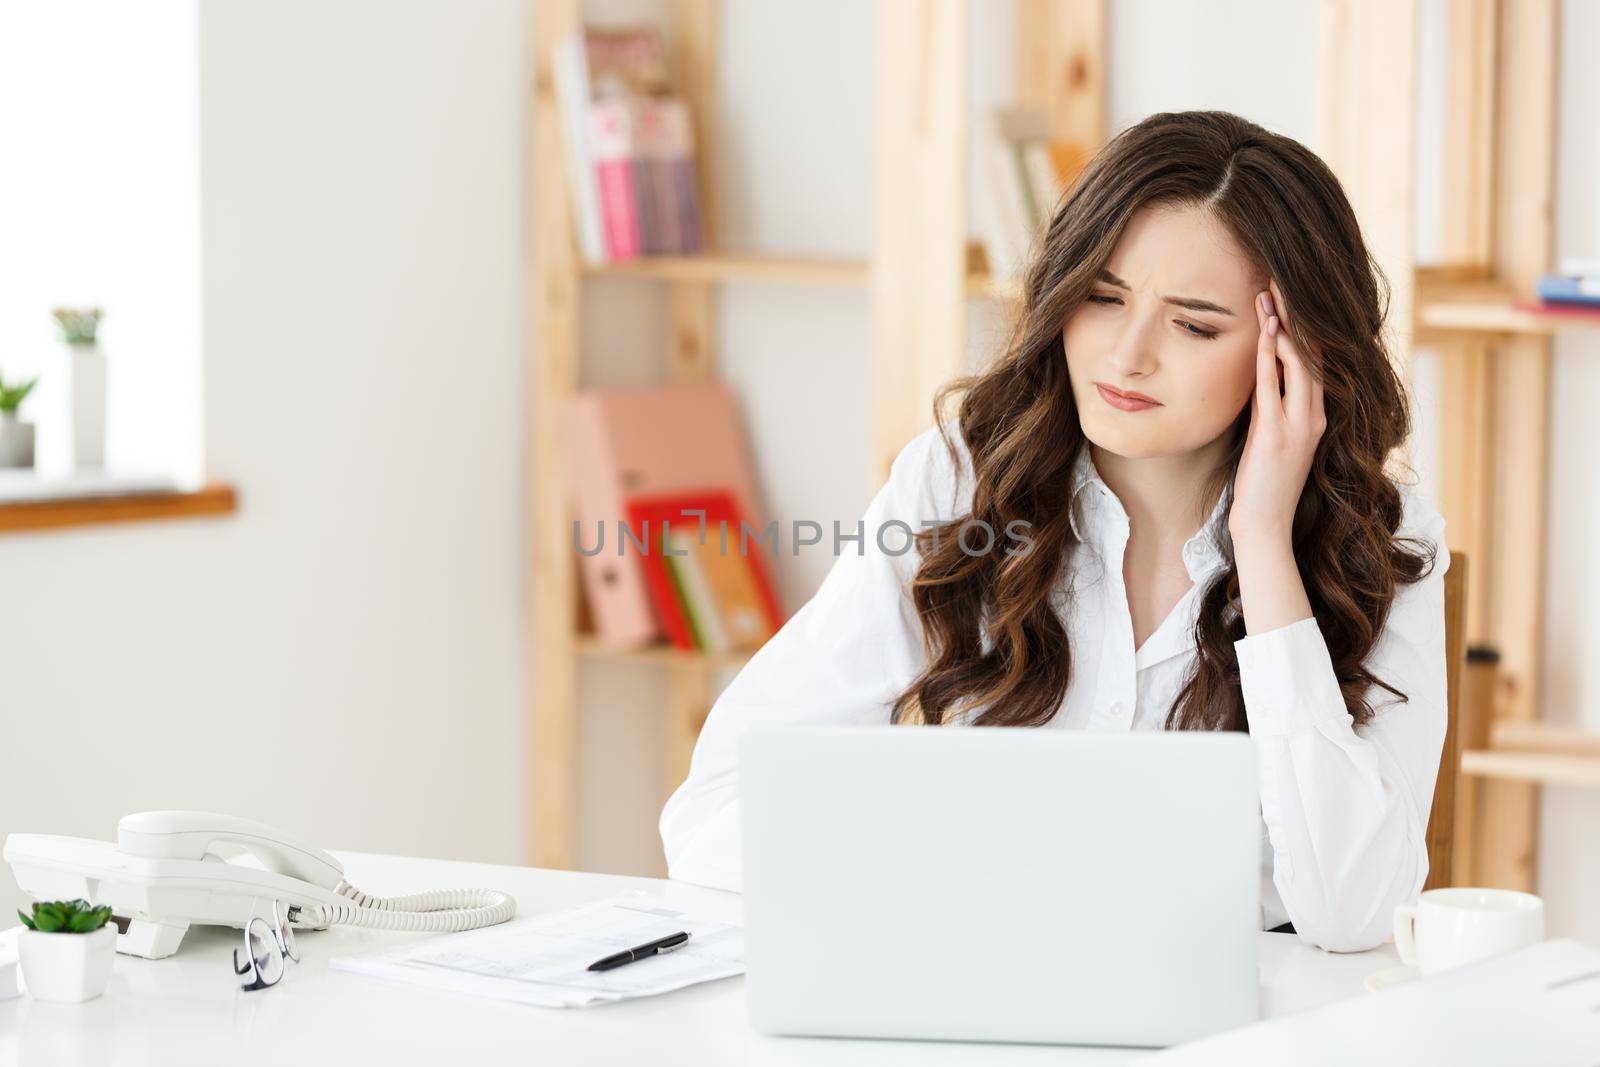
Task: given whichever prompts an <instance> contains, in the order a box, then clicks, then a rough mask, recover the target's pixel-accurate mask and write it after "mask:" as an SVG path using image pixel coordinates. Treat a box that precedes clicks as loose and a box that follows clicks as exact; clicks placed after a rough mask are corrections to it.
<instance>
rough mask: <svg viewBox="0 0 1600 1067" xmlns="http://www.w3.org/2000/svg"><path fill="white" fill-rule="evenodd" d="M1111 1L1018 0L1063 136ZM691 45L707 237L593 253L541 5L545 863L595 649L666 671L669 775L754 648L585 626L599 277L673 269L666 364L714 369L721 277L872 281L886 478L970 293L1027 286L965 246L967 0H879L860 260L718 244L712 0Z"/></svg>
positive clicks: (876, 447) (682, 61)
mask: <svg viewBox="0 0 1600 1067" xmlns="http://www.w3.org/2000/svg"><path fill="white" fill-rule="evenodd" d="M1105 4H1106V0H1018V3H1017V36H1016V42H1015V46H1016V49H1017V56H1018V78H1017V87H1016V91H1017V97H1018V100H1019V102H1023V103H1035V104H1039V105H1043V106H1045V107H1047V108H1048V110H1049V113H1050V115H1051V121H1052V126H1053V129H1052V134H1053V135H1054V136H1058V137H1064V138H1066V139H1070V140H1076V141H1079V142H1080V143H1083V144H1085V145H1086V146H1089V147H1093V146H1098V145H1099V144H1100V143H1101V142H1102V141H1103V140H1104V138H1105V119H1104V115H1105V86H1104V41H1105ZM666 10H667V12H668V15H669V17H670V18H671V19H672V22H673V25H672V32H671V33H669V34H667V35H666V37H667V38H668V39H669V40H670V41H671V42H672V45H673V47H674V48H675V50H676V54H675V55H674V56H672V57H670V58H671V60H672V66H673V80H674V83H675V85H676V87H677V91H678V92H680V93H681V94H682V95H683V96H684V97H685V98H686V99H687V100H688V103H689V107H690V110H691V113H692V114H693V116H694V125H695V138H696V165H697V169H698V172H699V176H700V181H701V190H700V192H701V203H702V204H703V205H704V210H703V211H702V218H703V219H704V220H705V223H706V227H707V228H706V232H705V233H704V247H706V248H707V249H709V250H710V251H708V252H706V253H705V254H702V255H697V256H692V257H685V256H677V257H651V258H646V259H642V260H636V261H633V262H630V263H621V264H610V265H605V266H589V265H585V264H583V263H582V262H580V260H579V257H578V256H577V253H576V247H575V242H574V240H573V232H574V231H573V225H572V206H571V205H570V204H569V202H568V199H567V177H566V174H565V172H564V160H563V157H562V155H561V153H562V151H563V149H562V140H561V122H560V112H559V109H558V105H557V101H556V96H555V91H554V85H553V82H552V78H551V66H550V46H551V44H552V43H553V42H555V41H558V40H560V39H562V38H563V37H565V36H566V35H568V34H569V33H572V32H574V31H576V30H577V29H578V28H579V26H580V23H581V21H582V4H581V2H580V0H540V2H539V3H536V4H535V5H534V7H533V17H532V32H533V36H534V41H533V43H534V52H535V61H534V77H533V93H534V100H533V107H532V109H531V123H532V142H533V146H534V148H533V160H534V167H535V170H536V177H535V199H534V210H533V211H532V212H531V216H530V220H529V225H530V240H531V242H532V246H533V257H534V271H533V281H532V283H531V290H530V299H529V314H530V328H529V331H528V336H529V349H528V361H529V375H528V383H529V385H528V388H529V407H530V410H531V411H532V412H533V424H534V431H533V434H532V438H531V440H530V445H529V448H530V462H529V464H528V470H529V475H528V478H529V485H528V494H529V501H530V504H529V507H530V516H529V531H530V532H529V538H530V543H529V554H530V557H531V560H532V566H531V567H530V568H529V577H528V586H527V591H526V597H527V601H528V604H529V618H530V621H531V626H530V630H531V633H530V648H529V653H530V655H529V671H528V682H527V697H526V699H527V706H528V723H529V729H528V731H527V736H528V749H527V755H526V763H527V766H528V768H529V777H530V781H531V797H530V801H531V809H532V810H531V812H530V817H529V818H528V819H527V822H526V825H527V827H528V830H527V843H526V847H525V854H526V857H527V859H528V862H530V863H532V864H535V865H537V866H541V867H571V866H572V865H573V864H574V863H575V862H576V859H577V825H578V815H579V813H578V808H577V795H578V789H577V779H576V767H577V765H578V762H579V761H578V748H577V746H578V737H579V731H578V725H577V720H578V714H579V697H580V692H579V684H578V683H579V666H580V664H582V663H585V662H587V663H599V664H607V665H610V664H618V663H621V664H628V665H633V666H640V667H648V668H651V669H656V670H659V671H660V672H661V678H662V692H663V705H664V706H663V709H662V714H663V717H664V719H665V727H666V745H665V751H664V752H663V753H662V764H661V766H662V767H663V771H664V779H665V782H666V785H667V788H668V789H670V788H672V787H675V786H676V785H677V783H678V782H679V781H681V780H682V777H683V774H684V773H685V772H686V770H687V768H688V765H689V756H690V754H691V753H692V751H693V747H694V741H695V738H696V736H697V734H698V731H699V729H700V726H701V724H702V723H703V722H704V720H705V716H706V713H707V712H708V711H709V709H710V705H711V702H712V700H713V699H714V698H715V693H714V691H713V688H712V681H713V677H714V675H715V674H716V672H718V671H722V670H726V669H728V668H737V667H739V666H740V665H742V664H743V663H744V662H745V660H746V659H747V658H748V657H747V656H745V655H743V654H739V655H699V654H695V653H687V652H682V651H679V650H676V649H669V648H665V647H655V648H648V649H640V650H632V651H627V652H615V651H610V650H606V649H603V648H601V647H600V646H599V645H598V644H597V643H596V642H595V641H594V639H593V638H592V637H589V636H586V635H585V634H583V633H582V632H581V631H580V628H579V619H578V612H577V611H575V610H574V605H575V604H576V603H578V600H577V594H578V588H577V576H576V568H575V565H574V561H573V559H572V555H571V552H570V550H569V548H568V546H569V538H568V536H567V529H568V526H567V524H568V522H569V511H568V507H567V501H566V488H565V483H564V463H563V457H562V454H561V451H560V443H559V440H558V439H557V435H556V430H555V427H556V426H557V425H558V424H559V419H560V412H561V410H562V407H563V405H564V403H565V401H566V400H567V399H568V398H569V397H570V396H571V395H572V394H573V393H574V392H575V391H576V389H577V387H578V382H579V377H580V376H579V362H580V357H579V353H580V347H581V338H580V335H579V331H580V323H581V316H580V314H579V303H580V300H581V295H582V287H583V284H584V283H585V281H587V280H590V279H607V278H632V279H637V280H648V281H651V282H653V283H656V284H660V285H664V286H666V287H668V289H669V293H670V309H671V311H670V315H671V322H670V323H669V328H668V331H667V334H666V337H665V339H664V343H665V344H666V345H667V346H668V352H667V366H668V368H669V369H668V375H667V380H668V381H672V382H679V383H690V382H696V381H703V380H705V379H707V378H709V377H712V376H713V375H715V374H716V368H717V363H718V354H717V352H716V344H715V341H716V330H715V329H714V326H715V312H716V306H717V301H718V299H719V298H720V294H721V291H722V287H724V286H729V285H741V284H746V283H749V284H780V285H808V286H833V287H860V288H862V289H864V290H865V292H866V293H867V295H868V298H869V299H870V301H871V305H872V338H871V347H872V366H871V368H870V376H871V382H872V388H873V422H874V428H873V435H872V440H873V444H872V455H871V456H870V457H868V462H870V464H871V473H872V475H873V477H874V478H875V479H878V480H881V479H882V477H883V476H884V475H885V474H886V473H887V471H888V467H889V462H890V461H891V460H892V459H893V457H894V456H895V455H896V454H897V453H898V452H899V450H900V448H901V447H902V446H903V445H904V444H905V442H906V441H908V440H909V439H910V438H911V437H913V436H915V434H916V433H918V432H920V431H921V430H922V429H924V428H925V427H926V426H927V425H928V424H929V423H930V421H931V402H932V397H933V392H934V390H935V389H936V388H937V387H938V386H939V385H940V384H942V383H943V382H945V381H946V380H948V379H949V378H950V377H952V376H954V375H956V374H959V373H960V372H961V371H962V368H963V367H964V365H965V354H966V353H965V345H966V320H965V316H966V315H967V313H968V309H967V306H966V305H967V304H968V302H969V301H970V300H993V301H1001V302H1007V301H1013V302H1014V301H1015V300H1016V299H1017V297H1018V295H1019V287H1018V286H1017V285H1016V284H1014V283H1004V282H996V281H994V280H992V279H990V278H988V277H986V276H984V275H983V274H981V273H977V274H975V273H973V271H972V269H971V267H970V265H969V262H968V257H967V243H968V238H967V218H966V209H967V190H966V167H967V159H966V157H967V152H968V150H969V149H968V131H967V128H966V127H967V101H966V87H967V71H968V66H969V59H968V56H967V23H966V19H967V17H968V7H967V4H966V3H962V2H960V0H950V2H945V3H936V4H907V3H904V2H900V0H879V3H878V6H877V10H876V12H875V18H876V21H877V31H878V32H877V40H878V42H879V44H878V54H877V55H876V56H875V57H874V59H875V62H874V71H875V90H876V97H877V99H876V101H875V107H876V112H875V116H874V123H875V126H876V137H875V138H874V140H875V142H876V144H877V150H876V154H875V160H874V171H873V175H874V179H873V180H874V189H875V200H876V210H875V212H874V219H873V227H874V228H873V233H872V242H871V244H872V254H871V256H870V257H869V259H868V260H866V261H864V262H855V261H830V260H815V259H806V258H790V257H783V256H772V255H766V254H759V253H734V252H729V251H725V250H723V249H721V247H720V243H719V240H718V235H717V233H716V232H715V226H714V225H713V223H714V220H715V218H716V214H717V212H716V210H715V205H717V204H718V203H719V202H720V196H719V190H718V189H717V176H718V175H720V174H721V173H722V172H723V171H722V168H721V166H720V163H719V160H720V155H721V151H722V145H721V144H720V140H719V136H718V132H719V120H718V111H717V103H718V101H717V97H716V82H717V78H716V61H717V56H716V41H717V32H716V31H717V10H718V4H717V3H716V2H715V0H671V2H670V3H669V4H667V5H666Z"/></svg>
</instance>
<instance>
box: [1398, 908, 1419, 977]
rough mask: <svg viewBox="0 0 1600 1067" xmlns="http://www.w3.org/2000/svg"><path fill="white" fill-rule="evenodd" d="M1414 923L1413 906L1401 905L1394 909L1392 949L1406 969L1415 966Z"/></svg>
mask: <svg viewBox="0 0 1600 1067" xmlns="http://www.w3.org/2000/svg"><path fill="white" fill-rule="evenodd" d="M1416 921H1417V906H1416V905H1415V904H1401V905H1399V906H1398V907H1396V908H1395V909H1394V947H1395V951H1397V952H1399V953H1400V962H1401V963H1403V964H1405V965H1406V966H1407V967H1415V966H1416V965H1417V939H1416V931H1415V929H1414V924H1415V923H1416Z"/></svg>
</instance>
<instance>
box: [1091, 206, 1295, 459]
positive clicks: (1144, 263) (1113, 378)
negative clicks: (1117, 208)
mask: <svg viewBox="0 0 1600 1067" xmlns="http://www.w3.org/2000/svg"><path fill="white" fill-rule="evenodd" d="M1266 287H1267V278H1266V276H1265V275H1264V274H1262V273H1261V271H1260V270H1259V269H1257V268H1256V267H1255V265H1254V264H1252V263H1251V262H1250V261H1249V260H1248V259H1247V258H1246V257H1245V254H1244V252H1243V251H1242V250H1241V249H1240V248H1239V246H1238V244H1237V243H1236V242H1235V241H1234V239H1233V237H1232V235H1230V234H1229V233H1228V231H1227V230H1226V229H1225V228H1224V227H1223V226H1222V224H1221V223H1219V222H1218V221H1217V220H1216V219H1215V218H1214V217H1212V215H1211V214H1210V213H1209V212H1207V211H1205V210H1203V209H1200V208H1195V207H1178V206H1171V205H1152V206H1149V207H1146V208H1143V209H1141V210H1140V211H1139V212H1138V213H1137V214H1136V215H1134V217H1133V218H1132V219H1131V220H1130V221H1129V223H1128V227H1127V229H1126V230H1125V231H1124V232H1123V235H1122V239H1121V240H1120V241H1118V242H1117V247H1116V251H1114V252H1113V253H1112V255H1111V259H1110V261H1109V262H1108V263H1107V264H1106V269H1105V272H1104V273H1103V274H1102V275H1101V276H1100V278H1099V280H1097V281H1096V282H1095V284H1094V288H1093V289H1092V290H1090V293H1089V297H1088V299H1087V300H1086V301H1085V302H1084V303H1083V305H1082V306H1081V307H1079V308H1078V310H1077V311H1075V312H1074V313H1073V314H1072V315H1071V317H1069V318H1068V319H1067V321H1066V324H1065V326H1064V327H1063V337H1062V340H1063V345H1064V347H1065V349H1066V354H1067V370H1068V376H1069V377H1070V379H1071V381H1072V392H1073V396H1074V398H1075V400H1076V402H1077V407H1078V419H1079V421H1080V422H1081V423H1082V425H1083V433H1084V436H1085V437H1087V438H1088V439H1089V440H1090V441H1091V442H1092V443H1094V444H1095V445H1098V446H1099V447H1100V448H1103V449H1105V450H1106V451H1108V452H1111V453H1113V454H1115V455H1119V456H1125V457H1127V458H1130V459H1135V458H1149V457H1154V456H1169V455H1179V454H1183V453H1189V452H1193V451H1195V450H1197V449H1200V448H1203V447H1204V446H1206V445H1208V444H1210V443H1211V442H1212V441H1215V440H1216V439H1217V438H1218V437H1220V436H1221V435H1222V434H1223V432H1224V431H1226V430H1227V429H1228V427H1229V426H1230V425H1232V423H1233V421H1234V420H1235V419H1236V418H1238V416H1239V413H1240V412H1241V411H1243V410H1244V406H1245V404H1246V403H1248V402H1249V399H1250V393H1251V390H1252V389H1253V388H1254V386H1255V368H1256V342H1257V339H1258V336H1259V330H1258V329H1257V327H1256V313H1255V298H1256V294H1257V293H1260V292H1261V291H1262V290H1263V289H1265V288H1266ZM1102 387H1105V389H1109V390H1114V391H1121V392H1123V393H1130V392H1131V393H1138V394H1141V395H1143V396H1145V397H1149V398H1150V399H1152V400H1154V401H1156V404H1154V405H1149V406H1142V407H1139V406H1137V405H1135V404H1129V403H1124V404H1123V406H1122V407H1118V406H1117V405H1116V404H1115V403H1113V399H1112V398H1108V397H1107V395H1106V394H1105V392H1104V390H1103V389H1102ZM1130 408H1137V409H1135V410H1130Z"/></svg>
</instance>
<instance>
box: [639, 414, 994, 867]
mask: <svg viewBox="0 0 1600 1067" xmlns="http://www.w3.org/2000/svg"><path fill="white" fill-rule="evenodd" d="M952 433H954V431H953V430H952ZM957 447H958V449H959V448H960V447H961V446H960V443H959V441H958V442H957ZM958 454H959V455H964V453H958ZM954 475H955V470H954V467H953V466H952V464H951V462H950V458H949V455H948V453H947V452H946V450H945V445H944V442H943V439H942V438H941V437H940V436H939V434H938V430H937V429H930V430H927V431H925V432H924V433H922V434H921V435H919V436H918V437H917V438H915V439H913V440H912V441H911V443H909V444H908V445H906V446H905V448H903V449H902V450H901V451H900V454H899V455H898V456H897V457H896V458H895V461H894V463H893V464H892V465H891V467H890V473H889V478H888V480H887V481H886V482H885V483H884V484H883V486H882V487H881V488H880V489H879V490H878V492H877V494H876V495H875V496H874V498H873V500H872V502H871V504H870V505H869V506H868V507H867V510H866V513H865V514H864V515H863V516H862V519H861V523H860V527H859V532H860V533H861V534H862V537H861V539H860V541H859V542H854V541H841V542H840V549H839V556H838V558H837V559H836V560H835V561H834V563H833V566H832V567H831V568H830V569H829V571H828V574H827V576H826V578H824V580H823V582H822V585H821V586H820V588H819V589H818V590H817V592H816V594H815V595H814V596H813V597H812V598H811V599H810V600H809V601H808V602H807V603H806V604H805V605H804V606H803V607H802V608H801V609H800V610H799V611H797V612H796V613H795V614H794V615H793V616H792V617H791V618H790V619H789V620H788V621H787V622H786V623H785V624H784V625H783V627H782V628H781V629H780V630H779V631H778V632H777V633H776V634H775V635H773V637H772V638H771V639H770V640H769V641H768V642H767V643H766V644H765V645H763V646H762V647H761V649H760V651H758V652H757V653H756V654H755V655H754V656H753V657H752V658H751V659H750V661H749V662H748V663H747V664H745V666H744V668H743V669H742V670H740V672H739V673H738V675H737V676H736V677H735V678H734V680H733V682H732V683H731V684H730V685H729V686H728V688H727V689H726V690H724V691H723V693H722V694H721V696H719V697H718V698H717V700H716V701H715V703H714V704H713V705H712V708H711V713H710V715H709V716H708V717H707V719H706V722H705V726H704V727H703V728H702V729H701V732H700V737H699V739H698V741H697V742H696V744H695V749H694V755H693V757H692V759H691V761H690V767H689V776H688V778H686V779H685V780H684V782H683V783H682V784H681V785H679V786H678V788H677V789H676V790H675V791H674V792H673V794H672V796H671V797H670V798H669V799H668V800H667V803H666V806H665V807H664V808H663V809H662V812H661V822H660V829H661V841H662V845H663V847H664V848H665V851H666V857H667V872H668V876H669V877H671V878H675V879H678V880H681V881H686V882H693V883H696V884H699V885H706V886H711V887H713V888H717V889H731V890H739V889H740V887H741V884H742V877H741V875H742V865H741V862H740V861H741V856H740V852H741V850H740V838H739V834H740V827H739V773H738V760H737V743H738V737H739V735H740V734H741V733H742V732H743V731H744V730H745V729H746V728H748V727H749V726H750V725H751V724H753V723H794V722H805V723H817V724H834V725H839V724H844V725H848V724H870V723H886V722H888V721H889V717H890V714H891V711H892V708H893V705H894V701H895V699H896V698H897V697H898V696H899V695H900V693H901V692H903V691H904V690H905V688H906V686H907V685H908V684H909V683H910V682H911V680H912V679H914V678H915V677H916V676H917V675H918V674H919V673H920V672H921V671H922V669H923V667H924V666H925V665H926V662H927V657H926V654H925V652H924V651H923V647H922V627H921V623H920V621H919V619H918V617H917V611H916V606H915V604H914V603H913V602H912V600H911V595H910V589H911V579H912V578H913V577H914V575H915V573H916V569H917V564H918V560H919V556H918V553H917V550H916V547H915V545H913V544H911V543H910V535H911V534H913V533H915V532H916V531H917V530H918V529H920V527H921V526H922V524H923V523H924V522H930V523H932V522H945V521H948V518H949V516H950V512H951V508H952V507H953V502H954V493H955V488H956V483H955V476H954ZM880 530H881V538H880V536H879V534H880ZM854 532H857V531H852V530H850V529H841V531H840V533H841V535H843V536H849V535H851V534H852V533H854ZM824 543H825V544H827V543H831V542H829V541H828V540H826V539H825V541H824ZM902 549H904V551H903V552H902V551H901V550H902Z"/></svg>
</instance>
